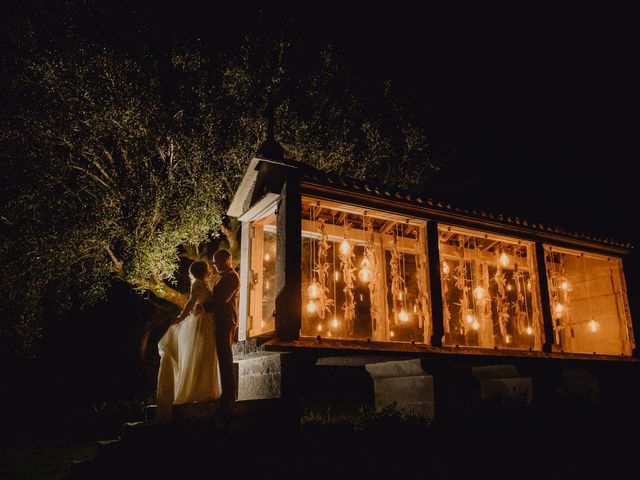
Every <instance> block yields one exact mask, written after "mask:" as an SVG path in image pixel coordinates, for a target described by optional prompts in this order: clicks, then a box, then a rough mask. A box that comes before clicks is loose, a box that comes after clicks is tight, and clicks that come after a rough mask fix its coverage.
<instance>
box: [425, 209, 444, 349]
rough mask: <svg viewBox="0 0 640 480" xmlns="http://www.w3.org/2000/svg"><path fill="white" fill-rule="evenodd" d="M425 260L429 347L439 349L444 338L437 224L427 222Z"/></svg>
mask: <svg viewBox="0 0 640 480" xmlns="http://www.w3.org/2000/svg"><path fill="white" fill-rule="evenodd" d="M427 259H428V262H429V290H430V294H431V318H432V322H433V329H432V331H431V346H433V347H441V346H442V337H443V336H444V318H443V314H442V283H441V282H442V280H441V278H440V244H439V243H438V223H437V222H433V221H429V222H427Z"/></svg>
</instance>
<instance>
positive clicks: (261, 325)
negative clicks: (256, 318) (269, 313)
mask: <svg viewBox="0 0 640 480" xmlns="http://www.w3.org/2000/svg"><path fill="white" fill-rule="evenodd" d="M263 328H264V320H260V330H262V329H263Z"/></svg>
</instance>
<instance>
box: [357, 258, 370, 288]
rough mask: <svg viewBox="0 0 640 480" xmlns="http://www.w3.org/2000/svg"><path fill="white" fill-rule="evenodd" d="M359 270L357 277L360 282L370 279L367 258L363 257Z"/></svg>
mask: <svg viewBox="0 0 640 480" xmlns="http://www.w3.org/2000/svg"><path fill="white" fill-rule="evenodd" d="M360 267H361V268H360V271H359V272H358V278H359V279H360V281H361V282H364V283H367V282H368V281H369V280H370V279H371V269H370V268H369V267H371V264H370V263H369V260H368V259H366V258H364V259H363V260H362V263H360Z"/></svg>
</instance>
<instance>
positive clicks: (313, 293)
mask: <svg viewBox="0 0 640 480" xmlns="http://www.w3.org/2000/svg"><path fill="white" fill-rule="evenodd" d="M307 293H308V294H309V298H310V299H311V300H315V299H317V298H319V297H320V285H318V283H317V282H313V283H311V285H309V289H308V290H307Z"/></svg>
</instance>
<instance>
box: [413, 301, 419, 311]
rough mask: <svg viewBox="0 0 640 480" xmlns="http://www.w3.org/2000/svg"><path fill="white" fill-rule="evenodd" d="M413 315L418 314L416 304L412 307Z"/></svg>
mask: <svg viewBox="0 0 640 480" xmlns="http://www.w3.org/2000/svg"><path fill="white" fill-rule="evenodd" d="M413 313H418V304H417V303H416V304H415V305H414V306H413Z"/></svg>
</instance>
